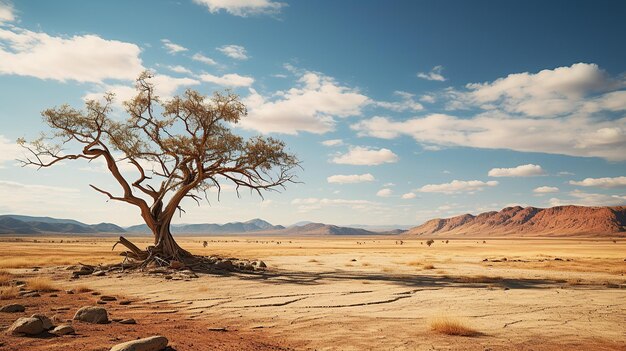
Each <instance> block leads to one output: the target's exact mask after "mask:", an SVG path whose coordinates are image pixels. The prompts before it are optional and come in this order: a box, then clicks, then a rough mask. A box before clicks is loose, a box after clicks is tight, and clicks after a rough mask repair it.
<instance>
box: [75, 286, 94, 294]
mask: <svg viewBox="0 0 626 351" xmlns="http://www.w3.org/2000/svg"><path fill="white" fill-rule="evenodd" d="M72 291H74V292H75V293H86V292H90V291H91V288H89V287H86V286H84V285H79V286H77V287H75V288H74V289H72Z"/></svg>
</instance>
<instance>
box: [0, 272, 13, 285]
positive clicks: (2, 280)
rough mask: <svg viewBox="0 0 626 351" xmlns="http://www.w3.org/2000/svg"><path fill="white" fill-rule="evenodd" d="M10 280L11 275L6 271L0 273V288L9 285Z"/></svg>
mask: <svg viewBox="0 0 626 351" xmlns="http://www.w3.org/2000/svg"><path fill="white" fill-rule="evenodd" d="M12 279H13V274H11V273H9V272H7V271H0V286H7V285H11V280H12Z"/></svg>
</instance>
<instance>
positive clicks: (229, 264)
mask: <svg viewBox="0 0 626 351" xmlns="http://www.w3.org/2000/svg"><path fill="white" fill-rule="evenodd" d="M215 268H217V269H223V270H227V271H230V270H233V269H234V268H235V266H234V265H233V261H230V260H225V261H218V262H217V263H215Z"/></svg>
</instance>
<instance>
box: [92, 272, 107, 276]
mask: <svg viewBox="0 0 626 351" xmlns="http://www.w3.org/2000/svg"><path fill="white" fill-rule="evenodd" d="M105 274H106V273H105V272H104V271H94V272H93V273H91V275H95V276H96V277H102V276H103V275H105Z"/></svg>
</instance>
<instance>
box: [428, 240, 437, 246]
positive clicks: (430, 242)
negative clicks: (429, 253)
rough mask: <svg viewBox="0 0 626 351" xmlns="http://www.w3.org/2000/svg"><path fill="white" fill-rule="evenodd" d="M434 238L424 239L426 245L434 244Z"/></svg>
mask: <svg viewBox="0 0 626 351" xmlns="http://www.w3.org/2000/svg"><path fill="white" fill-rule="evenodd" d="M434 243H435V240H433V239H428V241H426V245H428V247H430V245H432V244H434Z"/></svg>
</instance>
